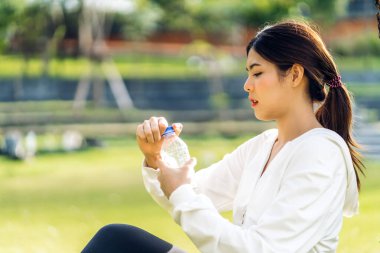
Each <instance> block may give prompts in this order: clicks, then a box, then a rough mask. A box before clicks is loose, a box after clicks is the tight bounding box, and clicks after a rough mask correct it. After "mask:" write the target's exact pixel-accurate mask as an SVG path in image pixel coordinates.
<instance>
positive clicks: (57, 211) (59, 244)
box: [0, 136, 380, 253]
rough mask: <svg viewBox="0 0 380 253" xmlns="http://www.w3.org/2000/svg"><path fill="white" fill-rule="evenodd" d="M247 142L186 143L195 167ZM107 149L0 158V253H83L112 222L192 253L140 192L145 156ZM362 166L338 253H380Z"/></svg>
mask: <svg viewBox="0 0 380 253" xmlns="http://www.w3.org/2000/svg"><path fill="white" fill-rule="evenodd" d="M248 138H249V137H248V136H245V137H240V138H235V139H224V138H220V137H192V138H189V137H187V138H186V136H185V137H184V139H185V141H187V142H188V144H189V147H190V151H191V153H192V155H193V156H196V157H197V158H198V165H197V168H201V167H204V166H206V165H208V164H210V163H212V162H214V161H216V160H218V159H220V158H221V157H222V156H223V154H225V153H226V152H229V151H232V150H233V149H234V148H235V147H236V146H237V145H238V144H239V143H242V142H243V141H244V140H246V139H248ZM106 144H107V147H106V148H102V149H91V150H85V151H81V152H77V153H57V154H44V155H40V156H37V157H36V158H35V159H33V160H30V161H27V162H18V161H11V160H7V159H5V158H3V157H0V252H2V253H18V252H20V253H21V252H28V253H45V252H46V253H47V252H55V253H70V252H80V250H81V249H82V248H83V247H84V245H85V244H86V243H87V241H88V240H89V239H90V238H91V237H92V235H93V234H94V233H95V232H96V231H97V230H98V229H99V228H100V227H102V226H103V225H106V224H109V223H129V224H133V225H136V226H139V227H142V228H144V229H146V230H148V231H150V232H152V233H154V234H156V235H158V236H160V237H162V238H163V239H166V240H168V241H170V242H172V243H174V244H176V245H178V246H179V247H182V248H184V249H186V250H188V251H189V252H197V251H196V250H195V248H194V246H193V245H192V243H191V242H190V240H189V239H188V238H187V237H186V235H185V234H184V233H183V232H182V231H181V229H180V228H179V227H178V225H176V224H175V223H174V222H173V221H172V220H171V218H170V217H169V215H168V214H167V213H166V212H165V211H163V210H161V209H160V208H159V207H158V206H157V205H156V204H155V203H154V202H153V200H152V199H151V198H150V196H149V195H148V194H147V193H146V192H145V190H144V188H143V184H142V180H141V176H140V174H141V173H140V165H141V161H142V155H141V154H140V153H139V151H138V149H137V147H136V145H135V142H134V139H133V138H129V139H128V138H124V139H107V140H106ZM366 164H367V165H368V176H367V178H366V179H365V181H364V186H363V191H362V193H361V214H360V215H359V216H357V217H354V218H352V219H346V220H345V224H344V228H343V232H342V234H341V242H340V247H339V251H338V252H340V253H359V252H360V253H365V252H368V253H375V252H380V230H379V228H380V201H379V196H380V185H379V181H380V162H366Z"/></svg>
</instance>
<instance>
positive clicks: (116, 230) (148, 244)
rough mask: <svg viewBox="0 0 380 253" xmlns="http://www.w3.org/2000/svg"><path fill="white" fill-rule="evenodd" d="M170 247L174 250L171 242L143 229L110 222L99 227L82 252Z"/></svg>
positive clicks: (141, 252)
mask: <svg viewBox="0 0 380 253" xmlns="http://www.w3.org/2000/svg"><path fill="white" fill-rule="evenodd" d="M171 249H173V250H174V248H173V245H172V244H170V243H168V242H166V241H164V240H161V239H160V238H158V237H156V236H154V235H152V234H150V233H148V232H146V231H145V230H142V229H140V228H137V227H134V226H130V225H125V224H111V225H107V226H104V227H103V228H101V229H100V230H99V231H98V232H97V233H96V234H95V236H94V237H93V238H92V239H91V240H90V242H89V243H88V244H87V245H86V247H85V248H84V249H83V251H82V253H167V252H169V251H170V250H171ZM174 252H176V251H174ZM182 252H183V251H182Z"/></svg>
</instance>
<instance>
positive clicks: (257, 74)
mask: <svg viewBox="0 0 380 253" xmlns="http://www.w3.org/2000/svg"><path fill="white" fill-rule="evenodd" d="M262 73H263V72H259V73H256V74H253V76H255V77H258V76H260V75H261V74H262Z"/></svg>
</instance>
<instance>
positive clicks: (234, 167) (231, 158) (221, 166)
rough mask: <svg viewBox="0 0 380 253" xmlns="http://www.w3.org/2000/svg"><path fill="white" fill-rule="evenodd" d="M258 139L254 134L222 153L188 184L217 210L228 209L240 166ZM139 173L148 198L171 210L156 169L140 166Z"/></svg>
mask: <svg viewBox="0 0 380 253" xmlns="http://www.w3.org/2000/svg"><path fill="white" fill-rule="evenodd" d="M259 138H260V136H257V137H255V138H253V139H251V140H249V141H247V142H245V143H244V144H242V145H241V146H239V147H238V148H237V149H236V150H234V151H233V152H232V153H231V154H227V155H226V156H224V158H223V159H222V160H221V161H219V162H217V163H215V164H213V165H211V166H210V167H208V168H206V169H202V170H199V171H198V172H197V173H195V176H193V180H192V183H191V185H192V188H193V189H194V191H195V192H197V193H202V194H204V195H206V196H207V197H208V198H209V199H210V200H211V201H212V203H213V205H214V206H215V207H216V209H217V210H218V211H225V210H231V208H232V202H233V199H234V196H235V194H236V191H237V187H238V185H239V181H240V177H241V174H242V171H243V168H244V165H245V163H246V160H247V159H250V156H252V155H254V154H255V153H256V151H257V149H258V146H259ZM145 165H146V164H145ZM142 173H143V181H144V185H145V188H146V190H147V191H148V192H149V193H150V194H151V195H152V198H153V199H154V200H155V201H156V202H157V203H158V204H159V205H160V206H162V207H163V208H165V209H167V210H168V211H171V209H172V205H171V204H170V202H169V201H168V199H167V198H166V196H165V195H164V193H163V192H162V190H161V188H160V182H159V181H158V180H157V177H158V174H159V169H157V170H154V169H152V168H149V167H146V166H143V171H142ZM190 173H193V172H191V171H190Z"/></svg>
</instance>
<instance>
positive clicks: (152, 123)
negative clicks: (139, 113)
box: [149, 117, 161, 142]
mask: <svg viewBox="0 0 380 253" xmlns="http://www.w3.org/2000/svg"><path fill="white" fill-rule="evenodd" d="M149 122H150V129H151V130H152V133H153V139H154V141H156V142H158V141H160V139H161V134H160V129H159V127H158V118H157V117H151V118H150V119H149Z"/></svg>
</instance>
